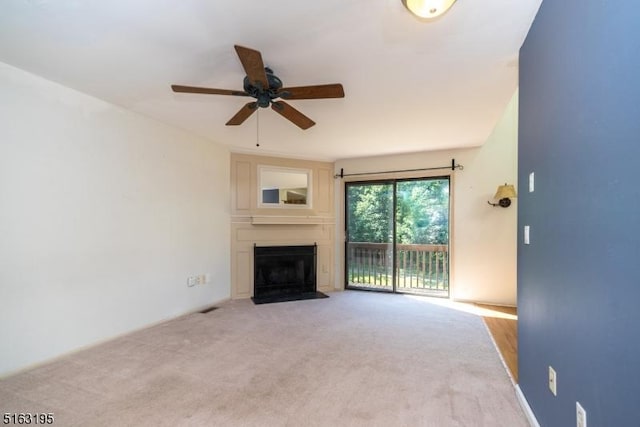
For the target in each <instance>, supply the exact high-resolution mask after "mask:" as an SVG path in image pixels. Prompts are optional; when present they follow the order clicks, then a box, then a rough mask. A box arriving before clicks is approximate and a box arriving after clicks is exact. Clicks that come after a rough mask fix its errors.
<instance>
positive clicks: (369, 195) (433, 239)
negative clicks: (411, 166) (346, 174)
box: [345, 177, 449, 297]
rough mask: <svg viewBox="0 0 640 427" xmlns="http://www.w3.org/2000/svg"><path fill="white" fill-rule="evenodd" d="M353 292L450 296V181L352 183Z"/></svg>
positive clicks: (349, 272) (349, 255) (349, 259)
mask: <svg viewBox="0 0 640 427" xmlns="http://www.w3.org/2000/svg"><path fill="white" fill-rule="evenodd" d="M345 206H346V221H345V223H346V243H345V258H346V268H345V273H346V274H345V276H346V277H345V281H346V287H347V288H349V289H369V290H381V291H389V292H402V293H412V294H423V295H431V296H444V297H447V296H448V295H449V178H448V177H438V178H425V179H410V180H409V179H407V180H389V181H384V182H355V183H347V184H346V203H345Z"/></svg>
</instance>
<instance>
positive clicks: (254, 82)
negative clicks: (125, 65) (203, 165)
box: [171, 45, 344, 129]
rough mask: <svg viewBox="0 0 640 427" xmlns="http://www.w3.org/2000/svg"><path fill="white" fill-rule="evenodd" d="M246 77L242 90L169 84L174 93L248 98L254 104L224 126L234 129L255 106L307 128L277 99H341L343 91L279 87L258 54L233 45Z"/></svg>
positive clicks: (337, 86) (332, 87)
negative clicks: (271, 111)
mask: <svg viewBox="0 0 640 427" xmlns="http://www.w3.org/2000/svg"><path fill="white" fill-rule="evenodd" d="M234 47H235V49H236V53H237V54H238V57H239V58H240V62H241V63H242V67H243V68H244V71H245V72H246V73H247V75H246V76H245V78H244V90H229V89H214V88H206V87H195V86H182V85H171V89H173V91H174V92H183V93H200V94H207V95H232V96H250V97H252V98H255V99H256V100H255V101H252V102H249V103H247V104H245V105H244V107H242V108H241V109H240V111H238V112H237V113H236V114H235V116H233V117H232V118H231V119H230V120H229V121H228V122H227V123H226V124H227V126H237V125H240V124H242V123H243V122H244V121H245V120H247V119H248V118H249V116H251V114H253V113H254V112H256V111H257V110H258V107H262V108H267V107H268V106H269V105H271V109H272V110H273V111H275V112H276V113H278V114H280V115H282V116H283V117H284V118H286V119H288V120H290V121H291V122H292V123H294V124H295V125H297V126H298V127H300V128H301V129H309V128H310V127H311V126H313V125H315V124H316V123H315V122H314V121H313V120H311V119H310V118H309V117H307V116H305V115H304V114H302V113H301V112H300V111H298V110H296V109H295V108H293V107H292V106H291V105H289V104H288V103H286V102H284V101H283V100H278V98H280V99H286V100H290V99H323V98H344V89H343V88H342V85H341V84H339V83H335V84H325V85H313V86H297V87H282V81H281V80H280V79H279V78H278V77H277V76H276V75H275V74H273V71H272V70H271V69H270V68H269V67H265V66H264V63H263V62H262V55H261V54H260V52H258V51H257V50H254V49H249V48H247V47H243V46H238V45H235V46H234Z"/></svg>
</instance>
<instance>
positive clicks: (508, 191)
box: [487, 182, 518, 208]
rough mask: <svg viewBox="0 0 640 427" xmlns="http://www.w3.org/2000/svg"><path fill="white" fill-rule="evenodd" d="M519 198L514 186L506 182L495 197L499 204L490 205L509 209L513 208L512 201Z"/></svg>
mask: <svg viewBox="0 0 640 427" xmlns="http://www.w3.org/2000/svg"><path fill="white" fill-rule="evenodd" d="M516 197H518V196H517V195H516V189H515V188H514V187H513V185H508V184H507V183H506V182H505V184H504V185H500V186H499V187H498V191H496V195H495V196H493V198H494V200H498V203H491V202H487V203H489V204H490V205H491V206H501V207H503V208H508V207H509V206H511V199H515V198H516Z"/></svg>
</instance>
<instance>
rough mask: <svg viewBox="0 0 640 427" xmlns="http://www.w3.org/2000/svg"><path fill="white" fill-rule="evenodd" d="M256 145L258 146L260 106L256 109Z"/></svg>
mask: <svg viewBox="0 0 640 427" xmlns="http://www.w3.org/2000/svg"><path fill="white" fill-rule="evenodd" d="M256 147H260V108H258V111H256Z"/></svg>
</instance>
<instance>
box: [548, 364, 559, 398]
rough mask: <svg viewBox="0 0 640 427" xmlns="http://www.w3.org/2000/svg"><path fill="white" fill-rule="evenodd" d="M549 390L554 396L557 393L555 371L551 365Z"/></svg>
mask: <svg viewBox="0 0 640 427" xmlns="http://www.w3.org/2000/svg"><path fill="white" fill-rule="evenodd" d="M549 390H551V393H553V395H554V396H557V395H558V378H557V377H556V371H555V370H554V369H553V368H552V367H551V366H549Z"/></svg>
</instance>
